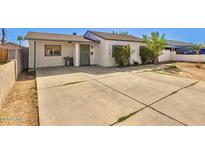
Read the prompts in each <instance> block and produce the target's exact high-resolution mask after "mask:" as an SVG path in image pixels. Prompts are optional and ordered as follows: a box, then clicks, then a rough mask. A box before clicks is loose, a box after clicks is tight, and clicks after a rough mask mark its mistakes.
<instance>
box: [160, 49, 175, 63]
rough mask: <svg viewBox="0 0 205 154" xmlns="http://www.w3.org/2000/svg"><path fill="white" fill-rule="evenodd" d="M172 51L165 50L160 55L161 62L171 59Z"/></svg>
mask: <svg viewBox="0 0 205 154" xmlns="http://www.w3.org/2000/svg"><path fill="white" fill-rule="evenodd" d="M171 53H172V52H171V51H170V50H163V53H162V54H161V55H160V56H159V59H158V60H159V62H166V61H170V60H171Z"/></svg>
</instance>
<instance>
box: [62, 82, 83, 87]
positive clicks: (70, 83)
mask: <svg viewBox="0 0 205 154" xmlns="http://www.w3.org/2000/svg"><path fill="white" fill-rule="evenodd" d="M81 82H85V81H75V82H69V83H65V84H62V85H61V86H67V85H72V84H77V83H81Z"/></svg>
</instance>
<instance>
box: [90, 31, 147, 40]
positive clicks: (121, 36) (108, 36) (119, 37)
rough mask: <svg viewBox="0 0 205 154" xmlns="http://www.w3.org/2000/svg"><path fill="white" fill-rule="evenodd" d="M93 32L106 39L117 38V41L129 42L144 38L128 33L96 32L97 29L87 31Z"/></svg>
mask: <svg viewBox="0 0 205 154" xmlns="http://www.w3.org/2000/svg"><path fill="white" fill-rule="evenodd" d="M87 32H90V33H92V34H95V35H97V36H99V37H101V38H103V39H105V40H116V41H128V42H143V40H142V39H141V38H139V37H135V36H132V35H126V34H112V33H106V32H96V31H87Z"/></svg>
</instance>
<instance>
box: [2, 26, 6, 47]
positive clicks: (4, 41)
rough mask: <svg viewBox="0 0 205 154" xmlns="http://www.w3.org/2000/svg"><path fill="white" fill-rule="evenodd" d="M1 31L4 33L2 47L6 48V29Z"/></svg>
mask: <svg viewBox="0 0 205 154" xmlns="http://www.w3.org/2000/svg"><path fill="white" fill-rule="evenodd" d="M1 31H2V38H1V45H2V47H4V45H5V43H6V40H5V39H6V32H5V29H4V28H2V29H1Z"/></svg>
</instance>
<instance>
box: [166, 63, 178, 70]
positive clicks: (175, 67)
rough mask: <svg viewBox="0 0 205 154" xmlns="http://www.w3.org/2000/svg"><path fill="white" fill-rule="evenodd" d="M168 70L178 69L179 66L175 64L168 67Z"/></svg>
mask: <svg viewBox="0 0 205 154" xmlns="http://www.w3.org/2000/svg"><path fill="white" fill-rule="evenodd" d="M168 69H177V66H176V65H175V64H172V65H168Z"/></svg>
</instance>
